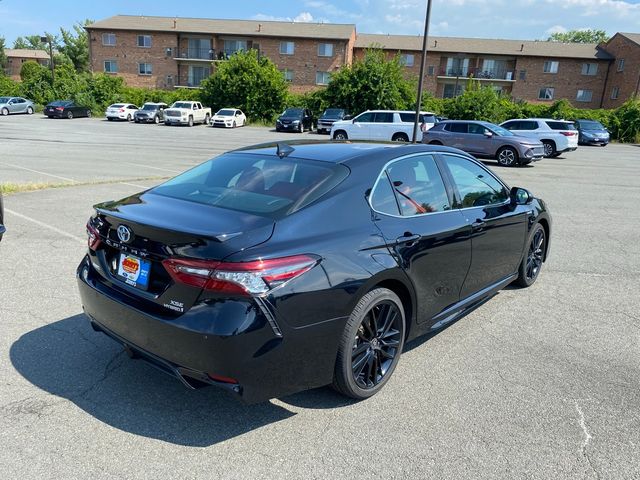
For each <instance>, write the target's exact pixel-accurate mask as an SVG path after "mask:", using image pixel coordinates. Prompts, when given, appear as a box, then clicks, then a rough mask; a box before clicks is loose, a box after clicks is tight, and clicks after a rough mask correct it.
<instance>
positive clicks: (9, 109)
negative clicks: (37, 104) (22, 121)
mask: <svg viewBox="0 0 640 480" xmlns="http://www.w3.org/2000/svg"><path fill="white" fill-rule="evenodd" d="M34 111H35V108H34V106H33V102H32V101H31V100H27V99H26V98H22V97H0V114H2V115H5V116H6V115H9V114H10V113H28V114H29V115H31V114H33V112H34Z"/></svg>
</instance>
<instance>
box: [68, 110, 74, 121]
mask: <svg viewBox="0 0 640 480" xmlns="http://www.w3.org/2000/svg"><path fill="white" fill-rule="evenodd" d="M67 118H68V119H69V120H73V112H67Z"/></svg>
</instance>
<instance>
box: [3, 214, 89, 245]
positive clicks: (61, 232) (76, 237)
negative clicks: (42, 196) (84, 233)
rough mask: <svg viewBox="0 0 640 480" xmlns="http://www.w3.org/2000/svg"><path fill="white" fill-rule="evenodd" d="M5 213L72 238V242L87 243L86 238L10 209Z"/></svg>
mask: <svg viewBox="0 0 640 480" xmlns="http://www.w3.org/2000/svg"><path fill="white" fill-rule="evenodd" d="M4 211H5V212H7V213H10V214H11V215H15V216H16V217H18V218H22V219H23V220H27V221H28V222H31V223H35V224H36V225H38V226H39V227H43V228H46V229H48V230H51V231H52V232H56V233H57V234H59V235H62V236H63V237H67V238H70V239H71V240H76V241H77V242H80V243H82V244H85V245H86V243H87V240H86V239H85V238H82V237H78V236H76V235H73V234H71V233H69V232H65V231H64V230H60V229H59V228H56V227H54V226H53V225H48V224H46V223H44V222H41V221H40V220H36V219H35V218H31V217H27V216H26V215H22V214H21V213H18V212H14V211H13V210H10V209H8V208H5V210H4Z"/></svg>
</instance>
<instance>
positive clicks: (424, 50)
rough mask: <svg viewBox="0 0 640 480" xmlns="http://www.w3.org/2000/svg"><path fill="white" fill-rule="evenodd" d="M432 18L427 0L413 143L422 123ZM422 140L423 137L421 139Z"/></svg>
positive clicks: (429, 3) (429, 2)
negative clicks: (428, 40) (425, 71)
mask: <svg viewBox="0 0 640 480" xmlns="http://www.w3.org/2000/svg"><path fill="white" fill-rule="evenodd" d="M430 20H431V0H427V16H426V18H425V21H424V37H422V63H421V64H420V78H419V79H418V98H417V100H416V118H415V120H414V122H413V138H412V139H411V142H412V143H416V139H417V137H418V124H419V123H420V107H421V103H422V88H423V84H424V69H425V66H426V65H427V37H428V36H429V21H430ZM420 140H421V141H422V139H420Z"/></svg>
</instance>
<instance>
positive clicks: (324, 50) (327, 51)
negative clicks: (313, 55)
mask: <svg viewBox="0 0 640 480" xmlns="http://www.w3.org/2000/svg"><path fill="white" fill-rule="evenodd" d="M318 56H319V57H333V43H319V44H318Z"/></svg>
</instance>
